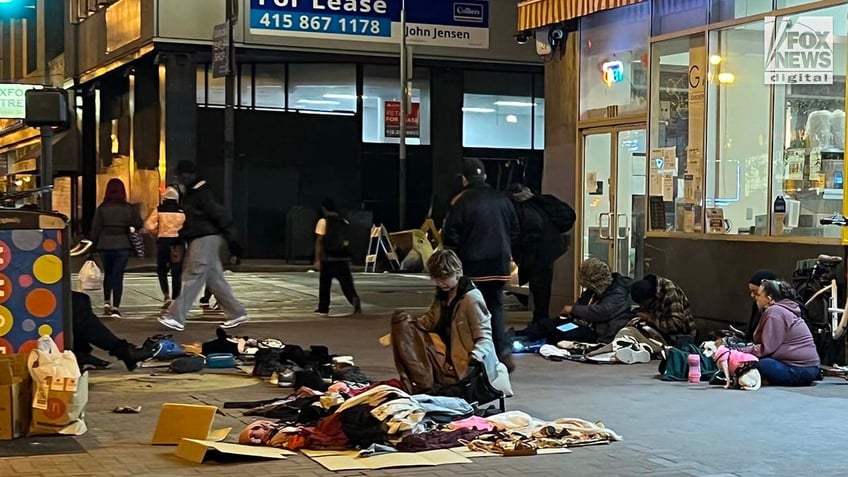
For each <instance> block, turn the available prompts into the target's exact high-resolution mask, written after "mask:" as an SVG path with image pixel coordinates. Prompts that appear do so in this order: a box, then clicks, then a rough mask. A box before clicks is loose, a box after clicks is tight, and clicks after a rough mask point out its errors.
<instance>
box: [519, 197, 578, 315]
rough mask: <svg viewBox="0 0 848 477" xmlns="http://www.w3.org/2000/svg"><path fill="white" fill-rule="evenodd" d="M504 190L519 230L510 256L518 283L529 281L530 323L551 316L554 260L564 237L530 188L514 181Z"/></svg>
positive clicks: (562, 249)
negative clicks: (514, 264)
mask: <svg viewBox="0 0 848 477" xmlns="http://www.w3.org/2000/svg"><path fill="white" fill-rule="evenodd" d="M507 192H508V193H509V195H510V197H511V198H512V202H513V205H514V206H515V212H516V214H517V216H518V223H519V225H520V230H521V232H520V234H519V236H518V240H516V242H515V243H514V244H513V247H512V258H513V260H515V263H516V265H518V283H519V285H524V284H525V283H529V284H530V295H531V296H532V297H533V323H540V322H542V321H543V320H546V319H548V318H550V306H551V282H552V281H553V278H554V262H555V261H556V259H557V258H559V257H560V256H561V255H562V254H563V253H565V241H564V240H563V238H562V235H561V234H560V232H559V231H558V230H557V229H556V227H555V226H554V224H553V222H552V221H551V220H550V218H549V217H548V216H547V214H546V212H545V209H544V207H543V206H542V205H541V204H540V203H539V198H538V197H536V196H535V195H533V193H532V192H530V189H528V188H527V187H524V186H522V185H521V184H513V185H511V186H510V187H509V189H508V190H507Z"/></svg>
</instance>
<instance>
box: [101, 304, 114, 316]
mask: <svg viewBox="0 0 848 477" xmlns="http://www.w3.org/2000/svg"><path fill="white" fill-rule="evenodd" d="M103 316H112V305H110V304H109V303H106V304H105V305H103Z"/></svg>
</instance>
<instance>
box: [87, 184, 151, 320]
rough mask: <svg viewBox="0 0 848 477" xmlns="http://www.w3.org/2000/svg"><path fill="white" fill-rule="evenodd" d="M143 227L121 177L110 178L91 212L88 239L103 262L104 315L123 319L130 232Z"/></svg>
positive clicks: (130, 245) (130, 244)
mask: <svg viewBox="0 0 848 477" xmlns="http://www.w3.org/2000/svg"><path fill="white" fill-rule="evenodd" d="M141 226H142V221H141V217H140V216H139V214H138V213H137V211H136V209H135V208H134V207H133V206H132V205H130V203H129V202H127V190H126V188H125V187H124V183H123V182H122V181H121V180H120V179H117V178H115V179H109V182H107V183H106V193H105V194H104V195H103V202H102V203H101V204H100V205H99V206H98V207H97V210H96V211H95V212H94V220H93V222H92V224H91V241H92V242H93V243H94V249H95V250H96V251H97V253H98V254H99V255H100V259H101V260H102V261H103V302H104V305H103V308H104V313H105V315H106V316H111V317H113V318H123V316H122V315H121V311H120V308H121V298H122V297H123V294H124V273H125V272H126V269H127V263H128V262H129V259H130V253H131V252H132V250H133V246H132V243H131V242H130V237H129V234H130V233H131V232H133V231H135V230H138V229H140V228H141Z"/></svg>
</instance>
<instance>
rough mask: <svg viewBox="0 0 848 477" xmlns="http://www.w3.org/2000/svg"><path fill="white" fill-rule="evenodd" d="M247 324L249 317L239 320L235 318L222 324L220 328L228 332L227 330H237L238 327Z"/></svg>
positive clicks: (241, 317)
mask: <svg viewBox="0 0 848 477" xmlns="http://www.w3.org/2000/svg"><path fill="white" fill-rule="evenodd" d="M246 322H247V315H242V316H239V317H238V318H233V319H232V320H227V321H225V322H223V323H221V324H220V325H218V326H220V327H221V328H223V329H225V330H226V329H230V328H235V327H236V326H238V325H240V324H242V323H246Z"/></svg>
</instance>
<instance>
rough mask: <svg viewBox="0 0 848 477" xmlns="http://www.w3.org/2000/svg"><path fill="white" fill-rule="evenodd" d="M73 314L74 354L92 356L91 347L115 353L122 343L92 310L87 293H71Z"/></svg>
mask: <svg viewBox="0 0 848 477" xmlns="http://www.w3.org/2000/svg"><path fill="white" fill-rule="evenodd" d="M71 313H72V315H71V321H72V322H73V330H74V353H76V354H78V355H80V354H90V353H91V350H92V348H91V345H94V346H96V347H98V348H100V349H102V350H105V351H109V352H113V351H114V350H115V349H116V347H117V346H118V343H120V342H121V340H119V339H118V337H117V336H115V335H114V333H112V331H111V330H110V329H109V328H107V327H106V325H104V324H103V322H102V321H100V318H98V317H97V315H95V314H94V312H93V311H92V310H91V298H89V297H88V295H86V294H85V293H80V292H71Z"/></svg>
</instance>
